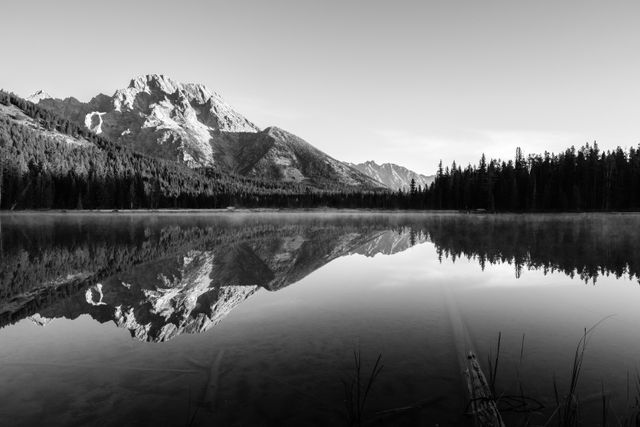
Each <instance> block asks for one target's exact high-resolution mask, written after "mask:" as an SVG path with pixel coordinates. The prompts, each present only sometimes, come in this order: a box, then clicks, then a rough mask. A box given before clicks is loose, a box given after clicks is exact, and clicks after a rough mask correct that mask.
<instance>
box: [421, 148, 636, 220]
mask: <svg viewBox="0 0 640 427" xmlns="http://www.w3.org/2000/svg"><path fill="white" fill-rule="evenodd" d="M413 199H414V200H413V203H412V205H414V206H420V207H426V208H432V209H458V210H468V209H484V210H487V211H516V212H522V211H612V210H615V211H620V210H640V145H639V146H638V147H637V148H634V147H631V148H629V150H627V151H625V150H623V149H622V148H620V147H618V148H617V149H615V150H612V151H602V150H600V148H599V147H598V144H597V143H593V144H586V145H584V146H582V147H581V148H579V149H576V148H574V147H571V148H569V149H567V150H565V151H564V152H562V153H560V154H551V153H547V152H545V153H544V154H543V155H530V156H528V158H526V159H525V157H524V156H523V154H522V152H521V150H520V149H517V150H516V156H515V160H513V161H512V160H509V161H507V162H505V161H500V160H493V159H492V160H489V161H487V160H486V158H485V156H484V155H483V156H482V158H481V159H480V162H479V163H478V165H473V166H472V165H469V166H467V167H466V168H464V169H462V168H461V167H460V166H457V165H456V164H455V162H454V163H453V164H452V165H451V167H450V168H448V167H447V168H446V169H443V168H442V162H441V163H440V165H439V167H438V172H437V175H436V178H435V181H434V183H433V184H432V185H431V186H430V187H429V188H428V189H426V190H424V191H420V192H414V194H413Z"/></svg>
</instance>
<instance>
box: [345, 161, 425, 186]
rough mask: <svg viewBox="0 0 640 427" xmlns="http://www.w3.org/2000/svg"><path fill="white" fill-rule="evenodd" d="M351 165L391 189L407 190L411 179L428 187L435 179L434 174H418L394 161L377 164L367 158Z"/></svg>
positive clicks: (419, 184) (416, 183) (417, 184)
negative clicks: (362, 161)
mask: <svg viewBox="0 0 640 427" xmlns="http://www.w3.org/2000/svg"><path fill="white" fill-rule="evenodd" d="M351 165H352V166H353V167H355V168H356V169H358V170H359V171H360V172H362V173H364V174H365V175H367V176H369V177H371V178H373V179H375V180H377V181H379V182H381V183H382V184H384V185H385V186H386V187H387V188H389V189H391V190H398V189H402V190H404V191H406V190H408V189H409V188H410V186H411V180H412V179H414V180H415V185H416V187H418V186H420V187H422V188H425V187H428V186H429V185H430V184H431V183H432V182H433V181H434V180H435V175H423V174H419V173H417V172H414V171H412V170H410V169H407V168H406V167H404V166H400V165H397V164H395V163H382V164H377V163H376V162H375V161H373V160H368V161H366V162H364V163H358V164H351Z"/></svg>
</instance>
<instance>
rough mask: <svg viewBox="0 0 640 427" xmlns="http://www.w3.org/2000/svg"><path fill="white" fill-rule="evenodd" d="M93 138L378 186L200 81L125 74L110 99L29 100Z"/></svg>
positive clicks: (235, 169) (182, 158)
mask: <svg viewBox="0 0 640 427" xmlns="http://www.w3.org/2000/svg"><path fill="white" fill-rule="evenodd" d="M30 98H31V99H32V100H33V101H34V102H37V103H38V105H39V106H42V107H44V108H46V109H48V110H50V111H52V112H54V113H56V114H58V115H60V116H62V117H65V118H67V119H69V120H72V121H74V122H76V123H81V124H83V125H84V127H85V128H86V129H88V130H91V131H92V132H94V133H96V134H97V135H101V136H104V137H105V138H108V139H109V140H111V141H114V142H116V143H118V144H121V145H124V146H127V147H130V148H132V149H134V150H136V151H139V152H141V153H144V154H147V155H150V156H154V157H160V158H163V159H167V160H173V161H177V162H180V163H183V164H185V165H187V166H189V167H191V168H201V167H208V168H213V169H215V170H217V171H219V172H222V173H235V174H239V175H244V176H251V177H257V178H268V179H271V180H276V181H280V182H290V183H301V184H304V185H307V186H311V187H314V188H317V189H328V188H336V187H339V186H351V187H362V188H364V189H369V188H375V187H380V183H378V182H376V181H375V180H373V179H371V178H370V177H369V176H367V175H365V174H363V173H361V172H360V171H358V170H357V169H355V168H353V167H351V166H349V165H348V164H346V163H343V162H340V161H338V160H336V159H334V158H332V157H330V156H328V155H327V154H325V153H324V152H322V151H320V150H318V149H317V148H315V147H313V146H312V145H311V144H309V143H307V142H306V141H304V140H303V139H302V138H299V137H297V136H295V135H293V134H291V133H288V132H286V131H284V130H282V129H279V128H276V127H270V128H267V129H265V130H263V131H261V130H260V129H259V128H258V127H257V126H256V125H255V124H253V123H252V122H250V121H249V120H248V119H247V118H245V117H244V116H242V115H241V114H240V113H238V112H237V111H235V110H234V109H233V108H231V106H229V105H228V104H227V103H226V102H225V101H224V100H223V99H222V97H221V96H220V95H218V94H217V93H215V92H213V91H212V90H210V89H208V88H207V87H206V86H204V85H202V84H194V83H179V82H176V81H174V80H172V79H170V78H169V77H166V76H164V75H158V74H149V75H145V76H140V77H137V78H135V79H132V80H131V82H130V83H129V85H128V86H127V87H125V88H123V89H118V90H117V91H116V92H115V93H114V94H113V95H112V96H108V95H104V94H99V95H97V96H96V97H94V98H93V99H91V100H90V101H89V102H87V103H83V102H81V101H78V100H77V99H75V98H66V99H53V98H51V97H49V96H48V95H47V94H46V93H45V92H44V91H38V92H37V93H35V94H34V95H32V96H31V97H30Z"/></svg>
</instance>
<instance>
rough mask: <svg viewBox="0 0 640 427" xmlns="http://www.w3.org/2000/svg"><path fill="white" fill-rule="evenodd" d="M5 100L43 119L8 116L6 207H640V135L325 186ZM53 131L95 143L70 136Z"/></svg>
mask: <svg viewBox="0 0 640 427" xmlns="http://www.w3.org/2000/svg"><path fill="white" fill-rule="evenodd" d="M2 106H13V107H17V108H18V109H19V110H20V111H21V112H22V113H24V114H25V115H26V116H28V117H30V118H31V119H33V121H35V123H37V124H38V126H37V127H33V126H28V125H27V124H26V123H22V122H20V121H19V120H12V119H11V118H9V117H0V209H9V210H13V209H157V208H191V209H199V208H224V207H227V206H237V207H247V208H254V207H275V208H313V207H334V208H372V209H453V210H486V211H492V212H493V211H513V212H534V211H614V210H640V145H639V146H638V148H633V147H632V148H629V150H628V151H625V150H623V149H621V148H618V149H616V150H614V151H601V150H600V149H599V148H598V146H597V144H596V143H594V144H592V145H589V144H587V145H585V146H583V147H581V148H579V149H575V148H573V147H572V148H570V149H567V150H566V151H565V152H563V153H560V154H550V153H545V154H544V155H530V156H528V157H527V158H525V157H524V156H523V155H522V153H521V152H520V150H519V149H518V150H516V156H515V159H514V160H510V161H500V160H486V159H485V157H484V156H483V157H482V159H481V160H480V162H479V163H478V165H469V166H467V167H465V168H464V169H463V168H462V167H460V166H458V165H456V164H455V162H454V164H453V165H452V166H451V167H450V168H449V167H447V168H444V169H443V167H442V163H440V165H439V168H438V173H437V176H436V179H435V182H434V183H433V184H431V186H430V187H428V188H420V187H416V186H415V185H412V186H411V189H410V190H408V191H401V190H398V191H395V192H394V191H380V190H378V191H372V190H366V191H362V190H359V189H357V188H352V187H347V186H344V187H341V188H323V189H318V188H315V187H313V186H308V185H305V184H304V183H283V182H277V181H272V180H267V179H264V180H260V179H252V178H246V177H242V176H238V175H232V174H227V173H221V172H218V171H216V170H214V169H210V168H207V169H200V170H193V169H189V168H187V167H186V166H183V165H181V164H179V163H177V162H173V161H169V160H164V159H159V158H154V157H149V156H146V155H143V154H140V153H137V152H135V151H133V150H130V149H129V148H127V147H123V146H121V145H118V144H115V143H113V142H111V141H109V140H107V139H105V138H102V137H100V136H99V135H96V134H94V133H92V132H90V131H89V130H87V129H86V128H84V127H83V126H82V125H80V124H78V123H74V122H71V121H69V120H66V119H64V118H61V117H59V116H57V115H55V114H53V113H51V112H50V111H48V110H46V109H44V108H42V107H39V106H37V105H34V104H32V103H30V102H28V101H26V100H24V99H21V98H19V97H17V96H15V95H13V94H10V93H6V92H2V91H0V107H2ZM43 129H44V130H45V131H44V132H43ZM52 132H58V133H60V134H64V135H68V136H70V137H73V138H76V139H78V140H80V141H84V142H85V144H69V143H66V142H64V141H60V140H59V139H56V138H54V137H53V136H52V134H51V133H52Z"/></svg>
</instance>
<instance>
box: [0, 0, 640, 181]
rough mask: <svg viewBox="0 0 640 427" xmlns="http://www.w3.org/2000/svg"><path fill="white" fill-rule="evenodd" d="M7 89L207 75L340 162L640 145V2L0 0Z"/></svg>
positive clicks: (412, 163)
mask: <svg viewBox="0 0 640 427" xmlns="http://www.w3.org/2000/svg"><path fill="white" fill-rule="evenodd" d="M0 16H2V18H3V19H2V24H1V25H0V40H2V41H3V43H2V50H3V56H2V57H3V61H2V65H1V66H0V87H3V88H5V89H7V90H11V91H13V92H15V93H18V94H20V95H24V96H27V95H29V94H31V93H32V92H34V91H35V90H37V89H40V88H42V89H45V90H46V91H48V92H49V93H50V94H52V95H54V96H56V97H66V96H75V97H77V98H79V99H81V100H88V99H89V98H91V97H92V96H94V95H95V94H97V93H98V92H103V93H107V94H112V93H113V92H114V91H115V90H116V89H118V88H121V87H125V86H126V85H127V84H128V83H129V80H130V79H131V78H132V77H134V76H137V75H140V74H147V73H159V74H166V75H168V76H170V77H172V78H174V79H176V80H179V81H184V82H198V83H204V84H206V85H207V86H209V87H210V88H211V89H213V90H215V91H217V92H219V93H220V94H221V95H222V96H223V97H224V98H225V99H226V100H227V101H228V102H229V103H230V104H231V105H232V106H233V107H235V108H236V109H237V110H238V111H239V112H240V113H242V114H244V115H245V116H246V117H247V118H248V119H249V120H251V121H253V122H255V123H256V124H258V125H259V126H261V127H266V126H269V125H278V126H280V127H282V128H284V129H287V130H289V131H291V132H293V133H295V134H297V135H299V136H301V137H302V138H304V139H306V140H307V141H309V142H310V143H312V144H313V145H315V146H316V147H318V148H320V149H322V150H323V151H325V152H327V153H328V154H330V155H332V156H333V157H336V158H338V159H340V160H346V161H352V162H361V161H365V160H370V159H373V160H376V161H377V162H386V161H390V162H395V163H399V164H402V165H405V166H407V167H409V168H411V169H414V170H416V171H418V172H422V173H432V172H433V171H434V170H435V169H436V166H437V163H438V161H439V160H440V159H442V160H443V161H444V163H445V164H450V163H451V161H452V160H454V159H455V160H457V161H458V163H462V164H467V163H469V162H473V163H475V162H476V161H477V160H478V158H479V156H480V154H481V153H482V152H485V153H486V154H487V156H494V157H502V158H512V157H513V155H514V153H515V148H516V146H521V147H522V148H523V150H524V151H525V154H527V153H531V152H542V151H544V150H549V151H558V150H560V149H562V148H565V147H567V146H569V145H572V144H574V145H576V146H578V145H581V144H583V143H584V142H587V141H594V140H597V141H598V143H599V144H600V146H602V147H604V148H609V147H614V146H616V145H621V146H623V147H628V146H630V145H634V146H636V145H637V144H638V143H639V142H640V2H638V1H628V2H619V1H588V0H579V1H568V0H562V1H559V0H553V1H541V0H535V1H534V0H532V1H526V2H525V1H519V0H504V1H488V0H469V1H456V0H442V1H426V0H423V1H398V0H395V1H386V2H381V1H373V0H341V1H326V0H325V1H305V0H291V1H268V0H252V1H242V0H233V1H211V0H206V1H205V0H202V1H189V0H182V1H177V0H174V1H159V0H154V1H140V0H136V1H121V0H109V1H107V2H105V1H100V2H97V1H95V2H94V1H89V0H82V1H69V0H57V1H55V2H54V1H50V0H38V1H35V0H32V1H5V0H0Z"/></svg>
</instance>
